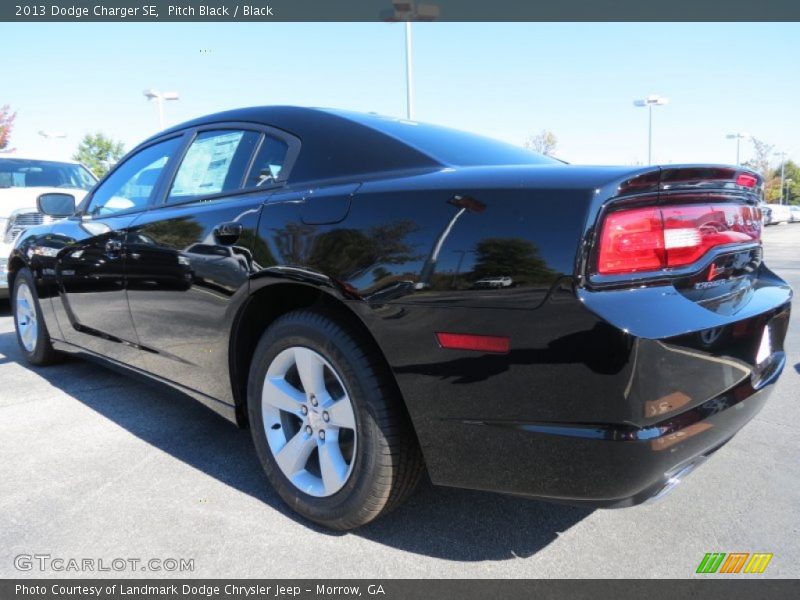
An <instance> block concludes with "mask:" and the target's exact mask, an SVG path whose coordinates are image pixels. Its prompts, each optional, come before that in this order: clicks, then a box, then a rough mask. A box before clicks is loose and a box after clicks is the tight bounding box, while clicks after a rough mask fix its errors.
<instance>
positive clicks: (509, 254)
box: [472, 238, 555, 284]
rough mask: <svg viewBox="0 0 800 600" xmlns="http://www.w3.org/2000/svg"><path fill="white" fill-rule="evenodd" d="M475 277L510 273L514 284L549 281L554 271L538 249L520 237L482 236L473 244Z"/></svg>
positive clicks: (507, 274)
mask: <svg viewBox="0 0 800 600" xmlns="http://www.w3.org/2000/svg"><path fill="white" fill-rule="evenodd" d="M475 255H476V259H477V260H476V262H475V269H474V270H473V272H472V277H473V278H474V279H475V280H478V279H483V278H486V277H502V276H508V277H511V276H513V277H514V283H516V284H531V283H549V282H551V281H552V280H553V279H554V278H555V273H553V271H552V270H551V269H550V268H549V267H548V266H547V263H546V262H545V261H544V259H543V258H542V257H541V256H540V255H539V249H538V248H537V247H536V246H535V245H534V244H533V243H532V242H529V241H528V240H524V239H520V238H485V239H483V240H481V241H480V242H478V244H477V245H476V247H475Z"/></svg>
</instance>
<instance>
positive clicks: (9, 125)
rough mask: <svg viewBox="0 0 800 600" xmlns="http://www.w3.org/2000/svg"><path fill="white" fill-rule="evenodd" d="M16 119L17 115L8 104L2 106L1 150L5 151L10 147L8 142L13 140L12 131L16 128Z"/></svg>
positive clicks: (0, 118) (0, 120) (0, 116)
mask: <svg viewBox="0 0 800 600" xmlns="http://www.w3.org/2000/svg"><path fill="white" fill-rule="evenodd" d="M16 118H17V113H12V112H11V107H10V106H9V105H8V104H4V105H3V106H0V150H4V149H5V148H6V147H7V146H8V141H9V139H11V130H12V129H13V128H14V119H16Z"/></svg>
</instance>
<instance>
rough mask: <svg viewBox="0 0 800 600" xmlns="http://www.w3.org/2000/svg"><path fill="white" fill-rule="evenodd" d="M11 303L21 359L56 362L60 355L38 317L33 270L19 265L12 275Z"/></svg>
mask: <svg viewBox="0 0 800 600" xmlns="http://www.w3.org/2000/svg"><path fill="white" fill-rule="evenodd" d="M11 307H12V310H13V311H14V326H15V328H16V330H17V342H19V347H20V349H21V350H22V354H23V355H24V356H25V359H26V360H27V361H28V362H29V363H31V364H33V365H38V366H45V365H50V364H53V363H56V362H58V360H59V359H60V358H61V357H60V355H59V354H58V352H56V351H55V350H54V349H53V345H52V344H51V343H50V334H49V333H48V332H47V326H46V325H45V322H44V319H43V318H42V309H41V307H40V305H39V297H38V296H37V294H36V284H35V283H34V280H33V273H31V272H30V270H29V269H27V268H25V269H21V270H20V271H19V273H17V276H16V277H15V278H14V292H13V294H12V298H11Z"/></svg>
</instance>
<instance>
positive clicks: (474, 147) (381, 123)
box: [332, 111, 561, 167]
mask: <svg viewBox="0 0 800 600" xmlns="http://www.w3.org/2000/svg"><path fill="white" fill-rule="evenodd" d="M332 112H336V113H337V114H341V116H343V117H345V118H347V119H350V120H352V121H356V122H358V123H361V124H362V125H366V126H367V127H371V128H372V129H375V130H377V131H380V132H381V133H384V134H386V135H388V136H391V137H393V138H395V139H398V140H400V141H401V142H404V143H406V144H408V145H409V146H412V147H413V148H415V149H417V150H419V151H420V152H423V153H425V154H427V155H428V156H430V157H432V158H435V159H436V160H437V161H439V162H441V163H442V164H446V165H451V166H454V167H474V166H481V165H488V166H492V165H539V164H561V161H559V160H556V159H554V158H550V157H549V156H544V155H542V154H538V153H537V152H533V151H531V150H527V149H525V148H521V147H519V146H515V145H513V144H509V143H506V142H501V141H499V140H495V139H492V138H488V137H484V136H482V135H477V134H474V133H467V132H465V131H459V130H458V129H450V128H449V127H441V126H439V125H429V124H427V123H417V122H415V121H406V120H404V119H396V118H392V117H382V116H379V115H363V114H358V113H349V112H345V111H341V112H340V113H339V111H332Z"/></svg>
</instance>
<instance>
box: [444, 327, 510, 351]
mask: <svg viewBox="0 0 800 600" xmlns="http://www.w3.org/2000/svg"><path fill="white" fill-rule="evenodd" d="M436 339H437V340H438V341H439V345H440V346H441V347H442V348H450V349H453V350H479V351H482V352H497V353H500V354H505V353H507V352H508V350H509V347H510V345H511V340H509V339H508V338H507V337H499V336H494V335H473V334H469V333H443V332H437V333H436Z"/></svg>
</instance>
